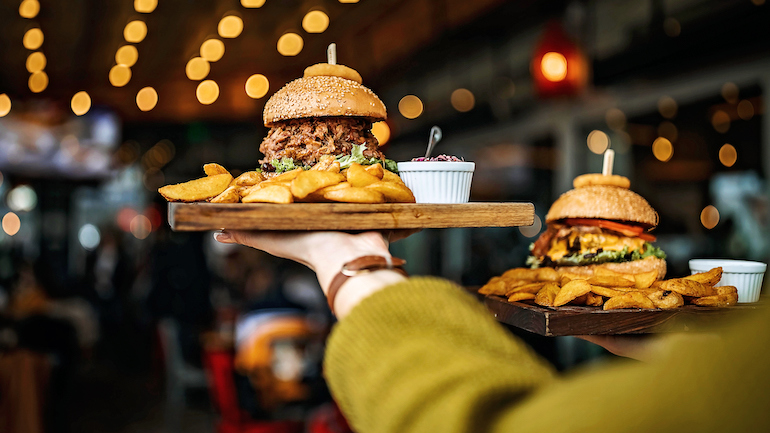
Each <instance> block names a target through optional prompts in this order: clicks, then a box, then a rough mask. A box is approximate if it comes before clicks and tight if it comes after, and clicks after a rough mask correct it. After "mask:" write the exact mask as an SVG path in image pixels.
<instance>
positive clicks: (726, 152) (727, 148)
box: [719, 143, 738, 167]
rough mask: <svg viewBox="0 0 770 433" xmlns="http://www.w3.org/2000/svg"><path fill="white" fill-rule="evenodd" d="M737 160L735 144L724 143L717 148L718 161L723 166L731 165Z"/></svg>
mask: <svg viewBox="0 0 770 433" xmlns="http://www.w3.org/2000/svg"><path fill="white" fill-rule="evenodd" d="M736 161H738V151H737V150H735V146H733V145H732V144H729V143H726V144H724V145H722V147H720V148H719V162H721V163H722V165H724V166H725V167H732V166H733V165H734V164H735V162H736Z"/></svg>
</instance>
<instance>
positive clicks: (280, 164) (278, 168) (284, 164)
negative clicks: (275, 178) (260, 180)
mask: <svg viewBox="0 0 770 433" xmlns="http://www.w3.org/2000/svg"><path fill="white" fill-rule="evenodd" d="M270 164H273V167H275V172H276V173H278V174H281V173H284V172H287V171H292V170H294V169H295V168H302V169H304V170H307V169H308V168H310V167H305V166H302V165H297V164H295V163H294V158H281V159H274V160H272V161H270Z"/></svg>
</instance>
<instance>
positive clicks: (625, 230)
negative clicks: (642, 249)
mask: <svg viewBox="0 0 770 433" xmlns="http://www.w3.org/2000/svg"><path fill="white" fill-rule="evenodd" d="M564 222H565V223H566V224H568V225H571V226H596V227H600V228H603V229H607V230H612V231H614V232H618V233H621V234H623V235H625V236H629V237H637V238H641V239H644V240H645V241H648V242H654V241H655V236H653V235H651V234H649V233H645V232H644V228H642V227H639V226H632V225H630V224H623V223H619V222H615V221H609V220H602V219H594V218H567V219H565V220H564Z"/></svg>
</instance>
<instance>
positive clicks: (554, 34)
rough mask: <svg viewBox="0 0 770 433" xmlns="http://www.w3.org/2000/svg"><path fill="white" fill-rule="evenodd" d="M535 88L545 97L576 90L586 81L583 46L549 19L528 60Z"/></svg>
mask: <svg viewBox="0 0 770 433" xmlns="http://www.w3.org/2000/svg"><path fill="white" fill-rule="evenodd" d="M530 69H531V72H532V78H533V80H534V87H535V92H536V93H537V95H538V96H540V97H543V98H547V97H554V96H574V95H578V94H580V93H581V92H582V91H583V90H584V89H585V88H586V85H587V84H588V77H589V75H590V67H589V65H588V59H587V58H586V56H585V54H584V53H583V50H581V49H580V47H579V46H578V45H577V44H576V43H575V42H573V41H572V40H571V39H570V38H569V36H567V34H566V33H565V32H564V28H562V26H561V25H560V24H559V23H558V22H556V21H552V22H550V23H548V25H547V26H546V29H545V32H544V33H543V36H542V37H541V38H540V41H539V42H538V43H537V45H536V46H535V52H534V56H533V57H532V63H531V64H530Z"/></svg>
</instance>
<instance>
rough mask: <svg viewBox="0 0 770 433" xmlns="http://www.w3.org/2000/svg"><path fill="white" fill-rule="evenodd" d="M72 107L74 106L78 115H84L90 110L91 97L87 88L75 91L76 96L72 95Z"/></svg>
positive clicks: (74, 111) (73, 110)
mask: <svg viewBox="0 0 770 433" xmlns="http://www.w3.org/2000/svg"><path fill="white" fill-rule="evenodd" d="M70 107H72V112H73V113H75V114H76V115H78V116H82V115H84V114H86V113H88V110H90V109H91V97H90V96H89V95H88V93H87V92H86V91H85V90H81V91H80V92H78V93H75V96H73V97H72V101H71V102H70Z"/></svg>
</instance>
